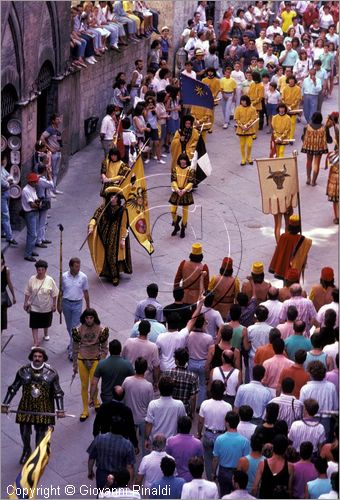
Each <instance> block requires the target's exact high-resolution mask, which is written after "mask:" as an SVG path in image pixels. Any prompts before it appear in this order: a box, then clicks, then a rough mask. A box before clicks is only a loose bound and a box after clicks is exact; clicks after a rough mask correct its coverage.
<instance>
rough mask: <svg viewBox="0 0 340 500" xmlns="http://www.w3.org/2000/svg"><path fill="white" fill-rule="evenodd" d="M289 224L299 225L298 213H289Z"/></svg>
mask: <svg viewBox="0 0 340 500" xmlns="http://www.w3.org/2000/svg"><path fill="white" fill-rule="evenodd" d="M289 224H290V225H291V226H299V224H300V217H299V216H298V215H291V216H290V217H289Z"/></svg>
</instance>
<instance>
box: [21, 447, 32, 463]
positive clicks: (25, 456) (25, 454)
mask: <svg viewBox="0 0 340 500" xmlns="http://www.w3.org/2000/svg"><path fill="white" fill-rule="evenodd" d="M31 453H32V450H31V448H24V449H23V452H22V455H21V458H20V464H21V465H23V464H24V463H25V462H27V460H28V458H29V456H30V455H31Z"/></svg>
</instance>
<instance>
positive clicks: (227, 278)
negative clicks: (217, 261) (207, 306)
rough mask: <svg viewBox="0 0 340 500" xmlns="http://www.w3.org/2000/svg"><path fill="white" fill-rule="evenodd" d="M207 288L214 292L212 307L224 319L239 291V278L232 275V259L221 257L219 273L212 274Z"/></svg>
mask: <svg viewBox="0 0 340 500" xmlns="http://www.w3.org/2000/svg"><path fill="white" fill-rule="evenodd" d="M208 290H209V292H213V294H214V302H213V305H212V307H213V309H215V310H216V311H219V312H220V313H221V316H222V318H223V320H224V321H226V319H227V316H228V313H229V310H230V307H231V305H232V304H233V303H234V300H235V298H236V296H237V294H238V293H239V291H240V280H239V279H238V277H236V278H234V277H233V259H231V258H230V257H225V258H224V259H223V261H222V264H221V268H220V275H219V276H212V278H211V280H210V282H209V287H208Z"/></svg>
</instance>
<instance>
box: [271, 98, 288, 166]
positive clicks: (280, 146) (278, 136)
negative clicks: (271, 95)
mask: <svg viewBox="0 0 340 500" xmlns="http://www.w3.org/2000/svg"><path fill="white" fill-rule="evenodd" d="M283 108H284V109H285V112H284V114H279V113H280V109H283ZM287 111H288V110H287V106H286V105H285V104H279V105H278V107H277V112H278V114H277V115H274V116H273V119H272V129H273V133H272V139H271V141H272V147H271V150H272V152H274V149H275V153H276V158H283V155H284V151H285V143H284V142H285V141H289V136H290V130H291V120H290V116H289V115H287ZM282 142H283V143H282ZM274 146H275V148H274ZM273 156H274V155H271V157H273Z"/></svg>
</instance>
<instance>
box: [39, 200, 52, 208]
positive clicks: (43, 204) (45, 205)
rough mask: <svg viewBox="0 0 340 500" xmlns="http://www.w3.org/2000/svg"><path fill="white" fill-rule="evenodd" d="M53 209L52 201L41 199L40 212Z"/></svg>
mask: <svg viewBox="0 0 340 500" xmlns="http://www.w3.org/2000/svg"><path fill="white" fill-rule="evenodd" d="M50 208H51V200H49V199H48V198H40V208H39V210H49V209H50Z"/></svg>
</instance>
